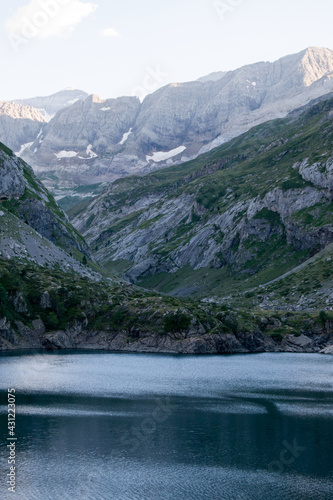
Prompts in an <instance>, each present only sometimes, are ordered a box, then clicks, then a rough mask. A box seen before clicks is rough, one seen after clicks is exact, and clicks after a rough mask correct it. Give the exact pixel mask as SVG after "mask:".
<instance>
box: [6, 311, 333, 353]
mask: <svg viewBox="0 0 333 500" xmlns="http://www.w3.org/2000/svg"><path fill="white" fill-rule="evenodd" d="M133 335H134V336H133V337H131V336H130V335H129V334H128V332H127V331H109V332H103V331H91V330H87V329H86V327H85V324H84V322H82V323H79V322H77V323H76V324H75V325H74V326H72V327H71V328H68V329H66V330H60V331H55V332H46V331H45V326H44V324H43V322H42V321H41V320H36V321H33V322H32V328H28V327H27V326H25V325H23V323H20V322H17V331H14V329H13V328H12V327H11V325H10V323H9V322H7V321H6V320H5V319H4V320H1V321H0V351H14V350H19V349H45V350H48V351H50V350H63V349H78V350H80V349H82V350H105V351H119V352H138V353H165V354H168V353H169V354H171V353H174V354H215V355H216V354H221V355H223V354H225V355H230V354H250V353H260V352H293V353H297V352H299V353H322V354H333V335H332V333H327V331H326V332H323V333H318V332H315V333H310V334H307V335H305V334H301V335H292V334H290V335H286V336H285V337H284V338H283V339H281V340H278V339H274V338H272V337H271V336H267V335H265V334H264V333H262V332H260V331H258V332H256V333H250V332H239V333H221V334H218V333H214V334H200V333H198V332H195V331H189V332H185V333H184V332H183V333H179V334H178V333H169V334H164V335H161V333H150V334H148V333H147V332H135V334H133ZM135 337H136V338H135Z"/></svg>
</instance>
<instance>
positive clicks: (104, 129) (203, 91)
mask: <svg viewBox="0 0 333 500" xmlns="http://www.w3.org/2000/svg"><path fill="white" fill-rule="evenodd" d="M332 91H333V52H332V51H331V50H329V49H322V48H314V47H312V48H309V49H307V50H304V51H302V52H300V53H299V54H294V55H290V56H287V57H284V58H282V59H280V60H278V61H275V62H274V63H269V62H260V63H257V64H252V65H248V66H244V67H242V68H240V69H237V70H235V71H229V72H226V73H222V74H221V75H215V76H213V77H212V78H207V79H206V78H203V79H200V80H198V81H196V82H189V83H173V84H170V85H166V86H165V87H163V88H162V89H159V90H158V91H156V92H154V93H153V94H151V95H149V96H148V97H146V98H145V99H144V101H143V103H142V104H140V102H139V100H138V99H136V98H134V97H133V98H132V97H123V98H120V99H108V100H105V101H102V100H101V99H99V98H97V96H89V97H88V98H86V99H85V100H81V99H78V100H77V102H75V103H74V104H73V105H71V106H70V107H67V108H66V109H63V110H61V111H59V112H58V113H57V114H56V116H55V117H54V118H53V119H52V120H51V121H50V123H49V124H48V125H46V126H43V130H42V135H41V136H40V137H38V138H36V140H35V141H34V144H33V145H32V146H31V147H30V148H29V149H26V150H25V151H24V153H23V155H24V158H25V159H26V160H27V161H28V162H29V163H30V164H31V165H33V167H34V168H35V169H36V170H38V171H40V172H42V171H43V172H44V173H45V172H47V171H49V172H50V181H51V173H52V175H53V176H56V177H58V178H59V179H60V180H61V181H63V182H64V181H66V182H69V183H70V184H75V183H79V184H80V183H81V184H92V183H94V182H103V181H113V180H114V179H116V178H119V177H122V176H124V175H128V174H132V173H138V172H142V173H146V172H149V171H151V170H155V169H157V168H161V167H163V166H168V165H172V164H175V163H181V162H183V161H186V160H188V159H190V158H194V157H196V156H198V155H199V154H201V153H203V152H206V151H210V150H211V149H212V148H214V147H216V146H218V145H220V144H223V143H224V142H226V141H228V140H230V139H231V138H234V137H236V136H238V135H240V134H242V133H244V132H246V131H247V130H249V129H250V128H251V127H253V126H255V125H258V124H259V123H263V122H265V121H268V120H271V119H275V118H281V117H284V116H286V115H287V114H288V113H289V112H290V111H293V110H295V109H297V108H299V107H301V106H303V105H305V104H307V103H309V102H310V101H311V100H313V99H316V98H318V97H320V96H323V95H325V94H328V93H329V92H332ZM32 102H33V101H29V103H32ZM36 102H37V101H36ZM38 105H41V104H40V103H38ZM0 139H1V134H0ZM25 142H28V141H25ZM89 146H91V148H92V149H90V150H89V151H90V152H91V151H92V152H93V154H92V153H89V151H88V150H87V148H88V147H89ZM272 147H273V146H272ZM62 151H65V153H66V152H67V153H69V154H71V156H69V157H66V156H63V157H60V158H58V157H56V156H55V155H56V154H59V153H61V152H62ZM155 153H158V154H157V156H156V155H155ZM161 153H169V154H167V155H163V154H161ZM57 184H58V183H57Z"/></svg>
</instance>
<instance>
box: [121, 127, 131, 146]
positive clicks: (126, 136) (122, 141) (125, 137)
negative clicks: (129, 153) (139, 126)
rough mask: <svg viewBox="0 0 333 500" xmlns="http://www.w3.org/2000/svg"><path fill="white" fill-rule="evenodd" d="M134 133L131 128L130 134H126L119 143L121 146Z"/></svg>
mask: <svg viewBox="0 0 333 500" xmlns="http://www.w3.org/2000/svg"><path fill="white" fill-rule="evenodd" d="M131 133H132V129H131V128H130V129H129V131H128V132H126V133H125V134H124V135H123V138H122V140H121V141H120V142H119V144H124V143H125V142H126V141H127V139H128V138H129V136H130V135H131Z"/></svg>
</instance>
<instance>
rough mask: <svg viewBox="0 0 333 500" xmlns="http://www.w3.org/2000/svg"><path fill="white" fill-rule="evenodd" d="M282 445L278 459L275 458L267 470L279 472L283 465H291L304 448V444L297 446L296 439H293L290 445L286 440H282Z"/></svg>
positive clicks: (282, 469)
mask: <svg viewBox="0 0 333 500" xmlns="http://www.w3.org/2000/svg"><path fill="white" fill-rule="evenodd" d="M282 446H283V448H282V450H281V453H280V456H279V460H275V461H273V462H271V463H270V464H269V466H268V470H269V472H275V473H276V472H278V473H280V474H281V473H282V472H283V471H284V469H285V467H289V466H290V465H292V464H293V463H294V462H295V461H296V458H299V457H300V456H301V453H302V452H303V451H305V450H306V448H304V446H298V444H297V440H296V439H294V441H293V444H292V445H290V444H289V443H288V442H287V441H283V443H282Z"/></svg>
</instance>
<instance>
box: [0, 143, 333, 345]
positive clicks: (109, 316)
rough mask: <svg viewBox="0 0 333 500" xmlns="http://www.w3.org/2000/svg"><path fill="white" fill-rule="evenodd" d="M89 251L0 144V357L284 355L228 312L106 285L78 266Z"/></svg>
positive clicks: (270, 339) (43, 190)
mask: <svg viewBox="0 0 333 500" xmlns="http://www.w3.org/2000/svg"><path fill="white" fill-rule="evenodd" d="M85 250H86V245H85V243H84V240H83V238H82V237H80V235H79V234H78V233H77V232H76V231H75V230H74V229H73V227H72V226H71V225H70V223H69V222H68V220H67V219H66V217H65V215H64V213H63V212H62V211H61V209H60V208H59V207H58V206H57V205H56V203H55V202H54V200H53V198H52V196H51V195H50V194H49V193H48V192H47V190H46V188H45V187H44V186H43V185H42V184H41V183H40V182H39V181H38V180H37V179H36V177H35V176H34V174H33V172H32V170H31V168H30V167H29V166H28V165H27V164H26V163H25V162H23V160H21V159H19V158H17V157H16V156H15V155H14V154H13V152H12V151H11V150H10V149H8V148H7V147H6V146H4V145H3V144H0V351H3V350H15V349H36V348H39V349H41V348H44V349H73V348H75V349H78V348H80V349H107V350H111V349H112V350H119V351H140V352H187V353H192V354H194V353H215V354H217V353H229V352H242V353H244V352H259V351H263V350H266V349H268V350H270V351H278V350H280V349H282V348H283V347H282V344H281V342H279V341H278V340H274V338H273V337H271V331H270V330H268V331H267V333H265V332H264V333H261V332H259V331H258V329H257V323H256V321H254V320H253V318H252V316H251V315H249V316H248V321H246V322H245V316H243V317H242V319H241V318H240V319H239V320H237V319H236V315H235V313H234V312H233V311H231V310H229V309H228V308H225V307H224V308H222V310H221V311H216V310H215V309H216V308H213V307H212V306H210V305H204V304H202V305H201V304H195V303H193V302H191V301H180V300H177V299H174V298H171V297H162V296H160V295H158V294H154V293H151V292H147V291H144V290H140V289H138V288H136V287H129V286H128V284H126V283H124V282H121V281H119V280H115V279H111V278H110V277H108V278H107V279H104V278H103V276H102V275H100V274H97V273H94V272H93V271H92V270H91V269H90V268H89V267H86V266H85V265H84V264H81V263H80V262H79V261H78V260H77V258H78V257H81V256H82V255H83V253H82V252H84V251H85ZM71 253H73V254H74V257H73V256H72V255H71ZM75 257H76V258H75ZM86 260H87V259H86ZM289 321H291V320H289ZM292 321H293V322H294V323H295V322H297V321H298V318H293V320H292ZM243 325H244V326H243ZM245 325H246V326H245ZM313 327H314V337H313V341H312V342H311V347H310V349H311V351H312V350H315V351H318V350H320V349H321V348H323V347H324V346H326V344H327V343H323V342H320V339H319V338H318V335H317V332H316V330H318V327H317V326H316V325H315V322H314V323H313ZM238 328H241V329H242V331H241V334H240V335H239V339H237V337H236V335H235V332H236V330H237V329H238ZM254 336H255V339H254ZM286 346H287V344H286ZM307 348H308V349H309V346H307Z"/></svg>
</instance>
